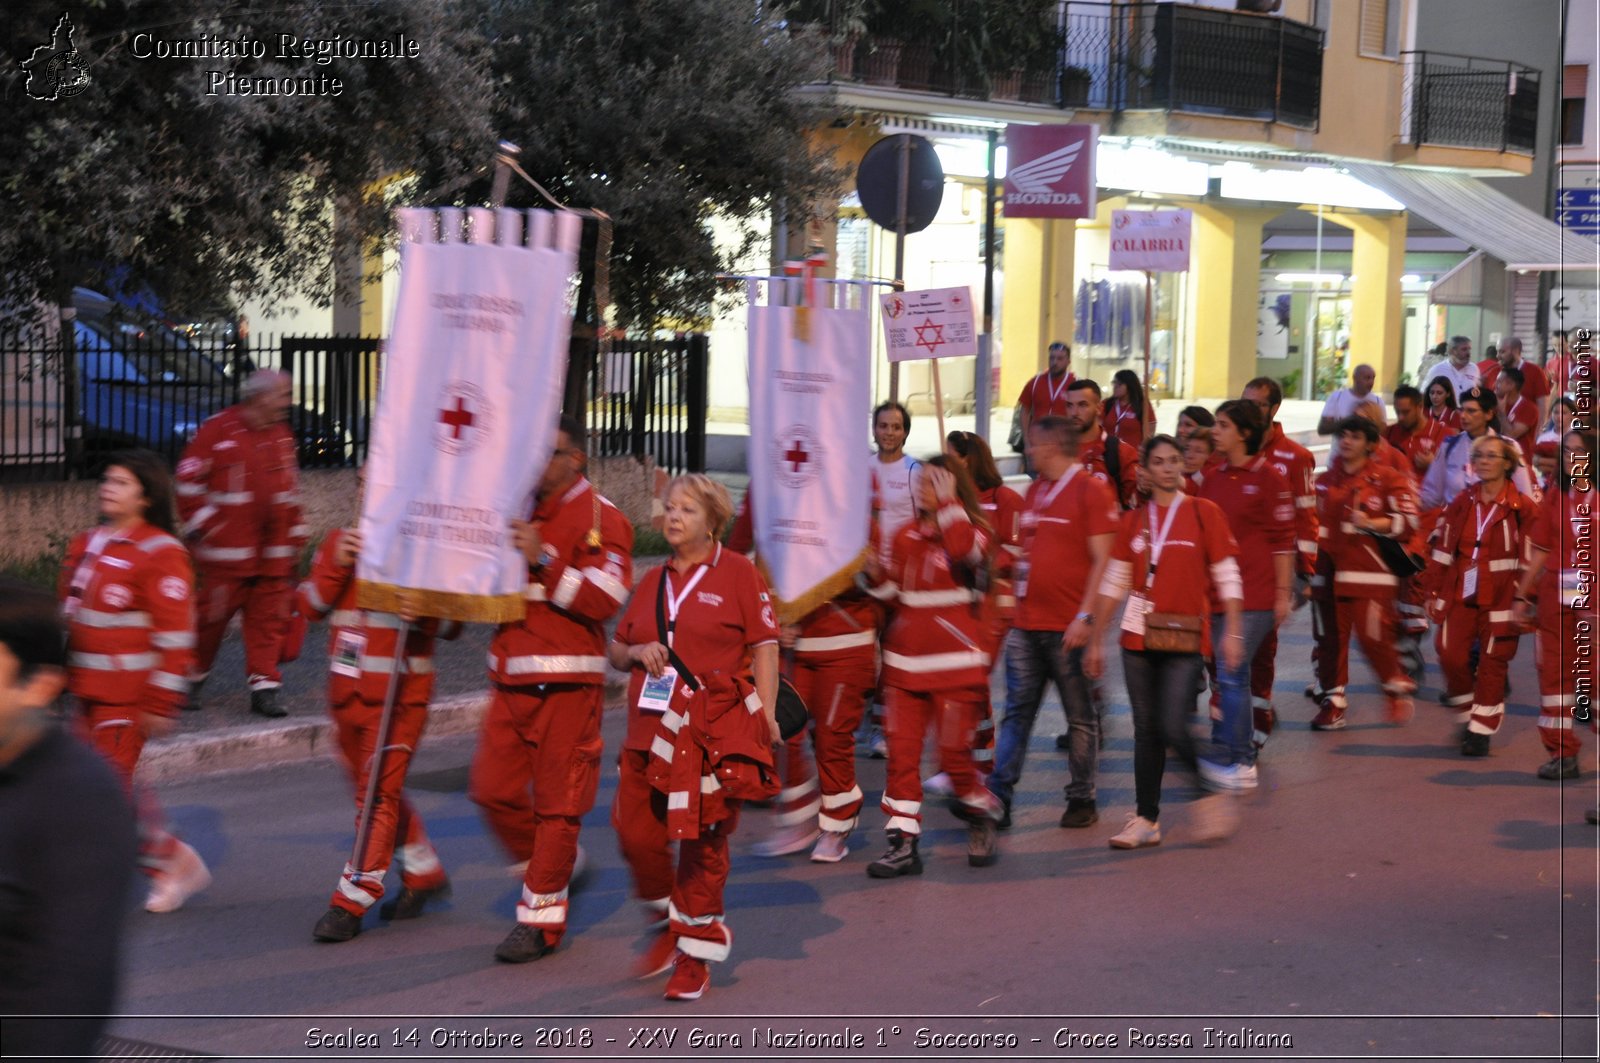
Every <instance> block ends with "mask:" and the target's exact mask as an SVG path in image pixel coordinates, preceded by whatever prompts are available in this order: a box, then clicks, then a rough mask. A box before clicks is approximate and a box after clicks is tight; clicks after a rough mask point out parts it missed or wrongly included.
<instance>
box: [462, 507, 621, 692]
mask: <svg viewBox="0 0 1600 1063" xmlns="http://www.w3.org/2000/svg"><path fill="white" fill-rule="evenodd" d="M531 519H532V521H533V522H534V523H535V524H537V525H538V526H539V534H540V536H541V537H542V538H543V539H544V557H545V558H546V560H545V563H544V564H543V566H541V567H539V568H530V569H529V570H528V588H527V591H526V595H527V599H528V607H527V611H526V613H525V614H524V615H523V618H522V620H521V621H519V622H517V623H511V624H501V625H500V630H499V631H497V632H495V636H494V641H493V642H492V643H490V645H489V674H490V676H491V677H492V678H493V679H494V681H495V682H497V683H505V684H508V685H512V686H517V685H526V684H539V683H583V684H587V685H591V686H593V685H598V684H600V683H603V682H605V673H606V658H605V622H606V621H607V620H609V619H610V618H611V616H612V614H614V613H615V612H616V611H617V610H618V609H620V608H622V605H623V603H624V602H626V601H627V600H628V591H629V590H630V589H631V588H632V586H633V525H631V524H629V523H628V520H627V518H626V517H624V516H623V515H622V512H621V510H619V509H617V507H616V506H614V505H612V504H611V502H610V501H609V500H607V499H606V498H604V497H603V496H601V495H600V494H599V492H597V491H596V490H595V489H594V485H592V484H591V483H589V481H588V480H586V479H580V480H579V481H578V482H577V483H575V484H573V485H572V486H571V487H570V488H568V489H567V491H566V492H565V493H564V494H563V495H561V496H560V497H559V498H547V499H545V500H544V501H543V502H541V503H539V505H538V506H537V507H536V508H535V509H534V511H533V516H532V518H531Z"/></svg>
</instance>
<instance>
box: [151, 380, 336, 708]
mask: <svg viewBox="0 0 1600 1063" xmlns="http://www.w3.org/2000/svg"><path fill="white" fill-rule="evenodd" d="M240 396H241V399H240V402H239V404H238V405H237V406H230V407H228V408H227V409H226V410H223V411H222V412H221V413H219V414H217V415H216V416H215V417H212V418H211V419H210V420H208V421H206V423H205V424H203V425H201V426H200V431H198V432H197V433H195V437H194V439H192V440H190V441H189V445H188V446H187V447H185V448H184V450H183V457H182V458H181V459H180V460H179V462H178V517H179V519H180V520H181V521H182V522H183V534H184V537H185V539H186V540H187V541H188V543H189V545H190V549H191V551H192V552H193V554H194V560H195V568H196V569H197V570H198V574H199V577H200V596H199V614H200V615H199V632H198V635H199V638H198V642H197V645H196V647H195V671H194V672H192V673H191V674H190V676H189V682H190V684H191V690H190V695H189V706H188V707H189V708H199V690H200V685H201V684H202V683H204V682H205V681H206V676H207V675H208V674H209V673H210V671H211V664H212V662H213V661H215V660H216V656H217V650H218V648H219V647H221V645H222V637H223V635H224V634H225V633H226V632H227V630H228V621H229V620H231V619H233V615H234V614H235V613H237V612H239V611H240V610H241V609H242V610H244V652H245V669H246V671H247V672H248V673H249V676H250V711H251V712H255V713H258V714H260V715H262V716H273V717H276V716H286V715H288V710H286V709H284V708H283V707H282V706H281V705H279V704H278V687H279V686H280V685H281V682H282V677H281V676H280V675H279V674H278V663H279V658H280V656H281V654H282V650H283V639H284V636H285V635H286V634H287V633H288V630H289V599H290V597H291V595H292V594H293V591H294V582H293V581H294V568H295V560H296V559H297V558H298V557H299V556H300V548H301V547H302V546H304V545H305V542H306V539H307V538H308V535H307V532H306V527H305V525H304V524H303V523H301V520H300V501H299V495H298V483H299V475H298V474H299V467H298V465H297V464H296V459H295V448H294V437H293V436H291V435H290V434H289V429H288V427H287V426H286V424H285V422H286V421H287V420H288V417H289V404H290V395H289V377H288V375H287V374H285V373H280V372H278V371H277V370H274V369H260V370H257V371H256V372H254V373H252V374H250V376H249V378H248V379H246V380H245V382H244V387H243V389H242V390H241V392H240Z"/></svg>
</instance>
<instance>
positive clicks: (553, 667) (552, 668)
mask: <svg viewBox="0 0 1600 1063" xmlns="http://www.w3.org/2000/svg"><path fill="white" fill-rule="evenodd" d="M489 667H491V668H493V669H495V670H496V671H500V672H504V673H505V674H506V675H563V674H567V673H570V672H603V671H605V667H606V659H605V658H604V657H588V656H583V655H578V654H565V653H527V654H522V655H520V656H516V657H506V658H504V659H503V660H501V661H499V662H498V663H497V661H496V658H495V655H494V654H492V653H491V654H490V655H489Z"/></svg>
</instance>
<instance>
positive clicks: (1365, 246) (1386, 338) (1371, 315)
mask: <svg viewBox="0 0 1600 1063" xmlns="http://www.w3.org/2000/svg"><path fill="white" fill-rule="evenodd" d="M1323 217H1324V218H1326V219H1327V220H1328V221H1331V222H1334V223H1336V224H1338V225H1342V226H1344V227H1345V228H1347V229H1349V230H1351V232H1352V233H1354V237H1355V238H1354V241H1353V245H1352V247H1351V255H1350V275H1351V277H1352V278H1353V279H1352V281H1351V284H1350V359H1349V364H1348V365H1347V366H1346V368H1347V369H1353V368H1355V366H1357V365H1359V364H1361V363H1362V362H1365V363H1367V364H1368V365H1370V366H1372V368H1373V370H1374V372H1376V373H1377V383H1376V385H1374V386H1375V387H1376V388H1377V390H1379V391H1392V390H1394V388H1395V387H1396V386H1397V385H1398V384H1399V378H1400V353H1401V351H1400V333H1401V329H1402V328H1403V327H1404V321H1403V319H1402V318H1401V310H1400V275H1401V274H1402V273H1404V272H1405V259H1406V216H1405V215H1404V214H1389V215H1383V214H1356V213H1353V212H1352V213H1346V212H1334V213H1326V212H1325V213H1324V214H1323Z"/></svg>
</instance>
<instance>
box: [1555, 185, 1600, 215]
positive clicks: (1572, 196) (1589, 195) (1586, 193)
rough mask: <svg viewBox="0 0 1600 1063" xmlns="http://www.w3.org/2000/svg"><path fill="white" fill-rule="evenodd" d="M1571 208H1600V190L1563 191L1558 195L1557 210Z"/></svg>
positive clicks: (1569, 189)
mask: <svg viewBox="0 0 1600 1063" xmlns="http://www.w3.org/2000/svg"><path fill="white" fill-rule="evenodd" d="M1570 207H1600V188H1563V189H1561V190H1560V191H1559V192H1557V193H1556V208H1557V209H1558V210H1560V209H1565V208H1570Z"/></svg>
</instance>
